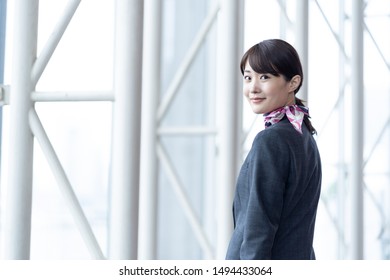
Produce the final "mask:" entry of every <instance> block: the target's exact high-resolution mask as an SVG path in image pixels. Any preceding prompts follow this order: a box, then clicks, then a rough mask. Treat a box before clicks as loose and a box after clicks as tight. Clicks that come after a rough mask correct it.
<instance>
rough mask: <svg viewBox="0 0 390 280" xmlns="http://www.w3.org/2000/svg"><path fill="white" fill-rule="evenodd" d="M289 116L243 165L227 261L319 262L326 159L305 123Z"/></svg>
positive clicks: (265, 134) (264, 134) (260, 138)
mask: <svg viewBox="0 0 390 280" xmlns="http://www.w3.org/2000/svg"><path fill="white" fill-rule="evenodd" d="M302 132H303V134H300V133H299V132H297V131H296V130H295V129H294V128H293V126H292V125H291V123H290V122H289V121H288V120H287V118H284V119H283V120H281V121H280V122H279V123H276V124H274V125H272V126H270V127H269V128H267V129H265V130H263V131H261V132H259V133H258V134H257V136H256V138H255V139H254V141H253V145H252V148H251V150H250V152H249V154H248V156H247V158H246V159H245V162H244V163H243V165H242V167H241V171H240V174H239V176H238V179H237V186H236V192H235V197H234V201H233V218H234V232H233V236H232V238H231V241H230V244H229V248H228V251H227V254H226V259H282V260H293V259H295V260H308V259H315V254H314V250H313V235H314V224H315V219H316V212H317V205H318V201H319V196H320V190H321V160H320V155H319V152H318V149H317V145H316V142H315V140H314V138H313V136H312V135H311V134H310V132H309V131H308V129H307V127H306V126H305V125H302Z"/></svg>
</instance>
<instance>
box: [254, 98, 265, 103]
mask: <svg viewBox="0 0 390 280" xmlns="http://www.w3.org/2000/svg"><path fill="white" fill-rule="evenodd" d="M264 100H265V98H260V97H254V98H251V102H252V103H256V104H257V103H261V102H263V101H264Z"/></svg>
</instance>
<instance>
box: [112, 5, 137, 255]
mask: <svg viewBox="0 0 390 280" xmlns="http://www.w3.org/2000/svg"><path fill="white" fill-rule="evenodd" d="M142 29H143V1H142V0H131V1H130V0H116V2H115V42H114V43H115V46H114V52H115V53H114V64H115V65H114V94H115V101H114V103H113V124H112V125H113V130H112V159H111V160H112V162H111V178H110V180H111V181H110V188H111V197H110V198H111V204H110V221H109V226H110V228H109V258H110V259H136V258H137V243H138V196H139V157H140V156H139V153H140V130H141V128H140V122H141V90H142V82H141V81H142Z"/></svg>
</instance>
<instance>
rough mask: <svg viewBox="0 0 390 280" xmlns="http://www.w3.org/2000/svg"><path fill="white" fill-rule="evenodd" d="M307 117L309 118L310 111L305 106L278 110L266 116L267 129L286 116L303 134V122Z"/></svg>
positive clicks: (292, 106) (293, 106) (291, 106)
mask: <svg viewBox="0 0 390 280" xmlns="http://www.w3.org/2000/svg"><path fill="white" fill-rule="evenodd" d="M305 115H307V116H309V109H308V108H306V107H305V106H300V105H290V106H285V107H281V108H278V109H276V110H274V111H272V112H270V113H267V114H264V122H265V127H266V128H267V127H270V126H271V125H273V124H275V123H278V122H279V121H280V120H281V119H283V118H284V116H287V119H288V120H289V121H290V123H291V124H292V125H293V127H294V128H295V130H296V131H298V132H299V133H301V134H302V122H303V118H304V117H305Z"/></svg>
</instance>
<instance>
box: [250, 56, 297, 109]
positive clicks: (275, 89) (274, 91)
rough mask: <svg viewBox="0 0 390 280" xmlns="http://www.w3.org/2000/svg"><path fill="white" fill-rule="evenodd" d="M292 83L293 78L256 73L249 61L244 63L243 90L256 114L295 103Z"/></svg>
mask: <svg viewBox="0 0 390 280" xmlns="http://www.w3.org/2000/svg"><path fill="white" fill-rule="evenodd" d="M296 77H299V76H296ZM294 83H295V82H293V80H291V81H286V80H285V79H284V77H283V76H274V75H272V74H267V73H257V72H255V71H254V70H253V69H252V67H251V66H250V65H249V62H247V63H246V65H245V70H244V85H243V92H244V95H245V97H246V98H247V100H248V102H249V104H250V105H251V107H252V110H253V112H254V113H256V114H265V113H269V112H272V111H273V110H275V109H278V108H280V107H284V106H287V105H293V104H295V96H294V89H295V88H294V86H293V84H294Z"/></svg>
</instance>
